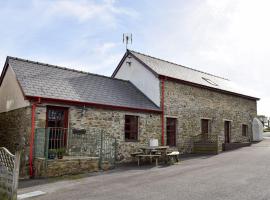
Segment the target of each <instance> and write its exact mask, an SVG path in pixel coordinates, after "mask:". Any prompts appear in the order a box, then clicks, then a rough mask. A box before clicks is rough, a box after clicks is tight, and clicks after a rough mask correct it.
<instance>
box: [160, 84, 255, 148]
mask: <svg viewBox="0 0 270 200" xmlns="http://www.w3.org/2000/svg"><path fill="white" fill-rule="evenodd" d="M164 87H165V88H164V95H165V98H164V104H165V118H166V117H175V118H177V134H176V137H177V140H176V143H177V147H178V149H179V151H180V152H181V153H190V152H192V140H191V136H194V135H197V134H200V133H201V119H202V118H207V119H210V120H211V133H213V134H218V135H219V136H220V142H221V143H223V142H224V120H230V121H231V138H232V140H231V142H234V138H235V137H236V136H241V134H242V129H241V128H242V124H247V125H248V132H249V136H251V135H252V134H251V131H252V130H251V120H252V119H253V118H254V117H255V116H256V115H257V105H256V101H255V100H249V99H245V98H242V97H236V96H232V95H227V94H222V93H218V92H215V91H211V90H208V89H203V88H198V87H194V86H189V85H184V84H181V83H176V82H172V81H168V80H166V81H165V84H164ZM165 124H166V119H165ZM165 141H166V126H165ZM219 146H220V149H221V144H220V145H219Z"/></svg>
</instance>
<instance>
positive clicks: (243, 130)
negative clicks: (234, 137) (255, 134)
mask: <svg viewBox="0 0 270 200" xmlns="http://www.w3.org/2000/svg"><path fill="white" fill-rule="evenodd" d="M247 135H248V125H246V124H242V136H247Z"/></svg>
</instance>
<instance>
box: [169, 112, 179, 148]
mask: <svg viewBox="0 0 270 200" xmlns="http://www.w3.org/2000/svg"><path fill="white" fill-rule="evenodd" d="M168 119H172V120H174V121H175V130H174V145H169V144H168V129H167V125H168ZM176 135H177V118H176V117H170V116H167V117H166V145H168V146H171V147H176Z"/></svg>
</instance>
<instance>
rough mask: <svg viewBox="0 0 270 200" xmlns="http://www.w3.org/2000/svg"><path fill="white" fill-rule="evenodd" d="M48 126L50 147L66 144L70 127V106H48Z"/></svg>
mask: <svg viewBox="0 0 270 200" xmlns="http://www.w3.org/2000/svg"><path fill="white" fill-rule="evenodd" d="M46 126H47V128H49V149H60V148H63V147H65V146H66V139H67V127H68V108H63V107H51V106H48V107H47V124H46Z"/></svg>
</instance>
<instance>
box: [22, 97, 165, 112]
mask: <svg viewBox="0 0 270 200" xmlns="http://www.w3.org/2000/svg"><path fill="white" fill-rule="evenodd" d="M26 97H27V98H28V99H37V98H40V102H42V103H58V104H66V105H67V104H68V105H76V106H93V107H96V108H103V109H112V110H126V111H133V112H151V113H160V112H161V111H160V110H151V109H143V108H131V107H125V106H114V105H106V104H98V103H92V102H81V101H75V100H66V99H53V98H45V97H36V96H26Z"/></svg>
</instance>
